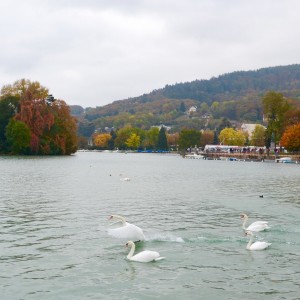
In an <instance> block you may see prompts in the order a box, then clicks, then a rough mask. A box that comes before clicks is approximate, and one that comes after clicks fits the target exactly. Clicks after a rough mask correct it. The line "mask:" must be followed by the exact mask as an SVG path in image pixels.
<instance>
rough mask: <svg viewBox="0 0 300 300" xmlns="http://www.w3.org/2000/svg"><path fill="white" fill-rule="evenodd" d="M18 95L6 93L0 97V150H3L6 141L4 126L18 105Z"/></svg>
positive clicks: (4, 149) (15, 111)
mask: <svg viewBox="0 0 300 300" xmlns="http://www.w3.org/2000/svg"><path fill="white" fill-rule="evenodd" d="M19 100H20V97H19V96H11V95H6V96H3V97H1V99H0V152H1V151H2V152H5V151H6V150H7V149H6V146H7V143H6V135H5V131H6V126H7V125H8V123H9V121H10V119H11V118H12V117H13V116H14V115H15V114H16V113H17V110H18V106H19Z"/></svg>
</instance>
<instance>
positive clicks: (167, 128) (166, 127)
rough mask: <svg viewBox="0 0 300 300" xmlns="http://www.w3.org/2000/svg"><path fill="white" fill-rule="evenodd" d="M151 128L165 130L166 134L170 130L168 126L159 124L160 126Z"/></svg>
mask: <svg viewBox="0 0 300 300" xmlns="http://www.w3.org/2000/svg"><path fill="white" fill-rule="evenodd" d="M151 127H152V128H153V127H156V128H158V129H159V130H160V129H161V128H162V127H163V128H164V129H165V131H166V132H168V131H169V130H170V129H171V127H170V126H167V125H164V124H161V125H155V126H151Z"/></svg>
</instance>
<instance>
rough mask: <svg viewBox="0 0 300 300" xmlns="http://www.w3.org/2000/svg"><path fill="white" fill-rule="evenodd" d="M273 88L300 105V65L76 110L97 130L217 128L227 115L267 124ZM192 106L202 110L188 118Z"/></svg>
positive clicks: (244, 73) (169, 87)
mask: <svg viewBox="0 0 300 300" xmlns="http://www.w3.org/2000/svg"><path fill="white" fill-rule="evenodd" d="M270 90H274V91H276V92H281V93H282V94H283V95H284V96H285V97H287V98H289V99H291V100H290V101H291V102H293V104H295V105H296V106H300V64H295V65H288V66H278V67H269V68H262V69H259V70H255V71H237V72H232V73H228V74H223V75H220V76H219V77H213V78H211V79H209V80H195V81H192V82H185V83H177V84H174V85H166V86H165V87H164V88H161V89H157V90H154V91H152V92H151V93H149V94H144V95H141V96H139V97H134V98H129V99H126V100H119V101H114V102H113V103H111V104H108V105H105V106H102V107H96V108H88V109H85V110H81V109H79V108H78V106H76V111H77V116H79V115H80V116H81V120H82V121H84V122H92V123H93V124H94V125H95V127H97V126H98V127H103V126H108V127H112V126H114V127H122V126H124V125H126V124H131V125H132V126H137V127H142V128H143V127H144V128H147V127H149V126H151V125H155V124H157V123H164V124H168V125H172V126H174V127H175V128H179V127H182V126H190V127H194V128H195V127H196V128H201V127H203V126H206V127H207V126H208V127H214V126H215V123H216V121H217V120H218V119H220V118H223V117H226V118H228V119H230V120H233V121H240V122H241V121H246V122H257V123H259V122H261V120H262V108H261V98H262V96H263V95H264V94H265V93H266V92H268V91H270ZM191 106H195V107H197V111H196V112H194V113H193V114H188V113H187V112H188V109H189V108H190V107H191ZM183 107H185V110H184V111H183V109H182V108H183ZM71 108H72V107H71ZM79 112H80V113H79ZM204 116H205V117H204ZM208 116H209V118H210V120H211V121H210V122H209V124H208V122H207V117H208Z"/></svg>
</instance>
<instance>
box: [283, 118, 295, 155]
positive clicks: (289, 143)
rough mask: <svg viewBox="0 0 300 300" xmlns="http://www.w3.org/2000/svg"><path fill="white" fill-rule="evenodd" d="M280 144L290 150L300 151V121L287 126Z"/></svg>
mask: <svg viewBox="0 0 300 300" xmlns="http://www.w3.org/2000/svg"><path fill="white" fill-rule="evenodd" d="M280 144H281V145H282V146H283V147H285V148H286V149H287V150H288V151H300V123H298V124H296V125H292V126H289V127H287V128H286V130H285V131H284V133H283V135H282V137H281V140H280Z"/></svg>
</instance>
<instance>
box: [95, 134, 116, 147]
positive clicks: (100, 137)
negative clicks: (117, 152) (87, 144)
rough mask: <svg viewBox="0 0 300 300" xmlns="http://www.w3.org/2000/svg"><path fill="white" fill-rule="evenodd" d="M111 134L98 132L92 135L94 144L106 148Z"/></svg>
mask: <svg viewBox="0 0 300 300" xmlns="http://www.w3.org/2000/svg"><path fill="white" fill-rule="evenodd" d="M111 138H112V136H111V135H110V134H108V133H99V134H96V135H95V136H94V144H95V145H96V146H97V147H100V148H108V142H109V141H110V140H111Z"/></svg>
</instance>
